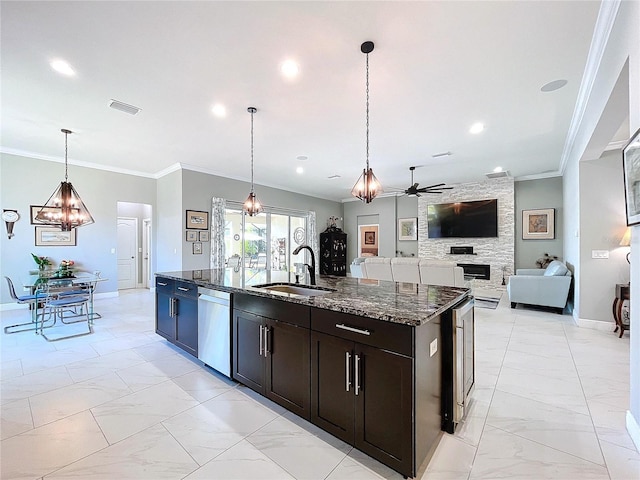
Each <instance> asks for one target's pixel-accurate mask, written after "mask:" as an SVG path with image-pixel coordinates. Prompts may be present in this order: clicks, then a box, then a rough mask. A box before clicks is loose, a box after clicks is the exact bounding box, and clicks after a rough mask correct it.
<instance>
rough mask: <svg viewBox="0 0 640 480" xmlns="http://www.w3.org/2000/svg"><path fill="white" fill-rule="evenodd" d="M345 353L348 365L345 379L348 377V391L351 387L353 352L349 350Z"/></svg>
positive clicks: (346, 388)
mask: <svg viewBox="0 0 640 480" xmlns="http://www.w3.org/2000/svg"><path fill="white" fill-rule="evenodd" d="M344 353H345V362H346V365H345V367H344V372H345V379H346V385H345V390H346V391H347V392H348V391H349V388H351V353H349V352H344Z"/></svg>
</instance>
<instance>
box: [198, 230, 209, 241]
mask: <svg viewBox="0 0 640 480" xmlns="http://www.w3.org/2000/svg"><path fill="white" fill-rule="evenodd" d="M198 233H199V234H200V238H199V240H200V241H201V242H208V241H209V238H210V237H209V230H207V231H203V232H198Z"/></svg>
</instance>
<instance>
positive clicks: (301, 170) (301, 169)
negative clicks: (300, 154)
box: [296, 167, 304, 175]
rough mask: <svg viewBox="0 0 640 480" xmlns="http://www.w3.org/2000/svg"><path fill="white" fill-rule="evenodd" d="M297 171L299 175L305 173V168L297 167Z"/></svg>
mask: <svg viewBox="0 0 640 480" xmlns="http://www.w3.org/2000/svg"><path fill="white" fill-rule="evenodd" d="M296 173H297V174H299V175H301V174H303V173H304V168H302V167H298V168H296Z"/></svg>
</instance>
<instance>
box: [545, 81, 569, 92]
mask: <svg viewBox="0 0 640 480" xmlns="http://www.w3.org/2000/svg"><path fill="white" fill-rule="evenodd" d="M566 84H567V81H566V80H563V79H561V80H554V81H553V82H549V83H546V84H544V85H543V86H542V87H541V88H540V90H541V91H543V92H553V91H554V90H559V89H561V88H562V87H564V86H565V85H566Z"/></svg>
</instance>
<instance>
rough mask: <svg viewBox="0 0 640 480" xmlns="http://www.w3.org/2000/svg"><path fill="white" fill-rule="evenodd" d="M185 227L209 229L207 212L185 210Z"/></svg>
mask: <svg viewBox="0 0 640 480" xmlns="http://www.w3.org/2000/svg"><path fill="white" fill-rule="evenodd" d="M187 228H189V229H193V230H209V212H200V211H198V210H187Z"/></svg>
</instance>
